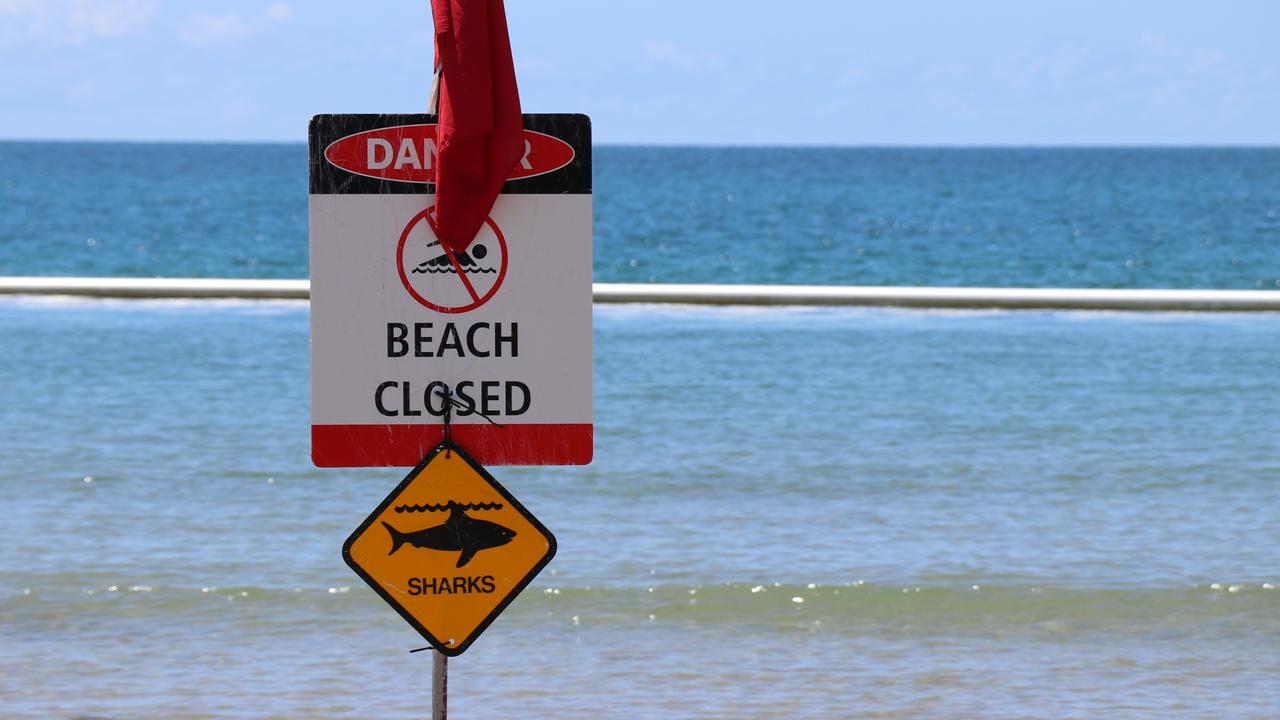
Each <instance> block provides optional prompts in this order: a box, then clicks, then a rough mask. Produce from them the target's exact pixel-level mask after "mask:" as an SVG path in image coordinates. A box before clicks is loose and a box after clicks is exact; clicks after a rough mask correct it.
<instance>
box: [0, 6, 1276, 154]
mask: <svg viewBox="0 0 1280 720" xmlns="http://www.w3.org/2000/svg"><path fill="white" fill-rule="evenodd" d="M506 5H507V13H508V18H509V23H510V29H511V37H512V45H513V48H514V55H515V63H516V73H517V77H518V81H519V85H520V92H521V98H522V104H523V107H524V109H525V111H526V112H584V113H587V114H588V115H590V116H591V117H592V121H593V122H592V125H593V132H594V136H595V139H596V141H597V142H600V143H641V144H648V143H658V144H700V145H701V144H713V145H761V144H766V145H778V144H784V145H796V144H799V145H1117V144H1123V145H1187V144H1230V145H1277V144H1280V40H1277V37H1278V36H1277V33H1278V32H1280V2H1276V1H1275V0H1217V1H1215V2H1206V1H1204V0H1196V1H1194V2H1184V1H1182V0H1126V1H1125V2H1116V1H1115V0H1107V1H1105V2H1097V1H1095V0H1070V1H1066V2H1061V1H1058V0H1035V1H1031V0H968V1H966V2H953V1H945V0H934V1H925V0H895V1H894V2H886V1H885V0H876V1H875V2H853V1H844V2H838V1H835V0H829V1H820V0H792V1H791V2H785V3H784V2H761V1H758V0H735V2H732V3H729V2H712V1H710V0H682V1H680V2H673V1H670V0H643V1H640V0H635V1H633V0H507V2H506ZM430 67H431V16H430V9H429V3H428V0H371V1H370V2H363V3H352V2H339V1H337V0H306V1H305V2H303V0H292V1H291V2H274V1H262V2H258V1H253V0H228V1H225V2H172V1H170V2H159V1H158V0H0V138H9V139H34V138H56V139H124V140H219V141H223V140H231V141H239V140H253V141H258V140H269V141H299V142H300V141H303V140H305V136H306V126H307V120H308V118H309V117H310V116H311V115H313V114H316V113H322V112H418V111H422V110H423V109H424V108H425V106H426V102H427V95H428V87H429V73H430Z"/></svg>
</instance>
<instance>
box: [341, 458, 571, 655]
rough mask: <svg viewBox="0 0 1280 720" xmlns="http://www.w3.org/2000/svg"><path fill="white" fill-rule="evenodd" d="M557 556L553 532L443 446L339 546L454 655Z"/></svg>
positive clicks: (367, 577)
mask: <svg viewBox="0 0 1280 720" xmlns="http://www.w3.org/2000/svg"><path fill="white" fill-rule="evenodd" d="M555 554H556V539H555V537H554V536H553V535H552V534H551V532H550V531H549V530H547V528H546V527H544V526H543V525H542V523H540V522H538V519H537V518H535V517H534V516H533V514H532V513H530V512H529V511H528V510H526V509H525V507H524V506H523V505H521V504H520V502H519V501H518V500H516V499H515V497H513V496H512V495H511V493H509V492H507V490H506V489H505V488H503V487H502V485H500V484H498V481H497V480H495V479H494V478H493V477H492V476H491V475H489V473H488V472H486V471H485V469H484V468H483V467H481V466H480V465H479V464H478V463H476V462H475V461H474V460H473V459H472V458H471V457H470V456H469V455H467V454H466V453H465V452H464V451H463V450H462V449H461V448H460V447H458V446H457V445H454V444H452V443H450V442H445V443H442V444H440V445H439V446H438V447H437V448H436V449H435V451H434V452H432V453H431V454H430V455H428V456H427V458H426V459H425V460H423V461H422V463H421V464H420V465H418V467H416V468H414V469H413V470H412V471H411V472H410V473H409V475H408V476H407V477H405V479H404V481H403V482H401V483H400V485H399V486H398V487H396V489H395V490H393V491H392V492H391V494H390V495H388V496H387V498H386V499H385V500H383V501H382V504H381V505H379V506H378V508H377V509H376V510H374V511H373V513H372V514H371V515H369V517H368V518H366V519H365V521H364V522H363V523H361V525H360V527H359V528H357V529H356V531H355V532H354V533H352V534H351V537H349V538H348V539H347V542H346V544H345V545H343V547H342V557H343V558H344V559H345V560H346V561H347V564H348V565H350V566H351V569H352V570H355V571H356V574H358V575H359V576H360V577H361V578H363V579H364V581H365V582H366V583H368V584H369V586H370V587H372V588H373V590H374V592H376V593H378V595H380V596H382V599H383V600H386V601H387V603H388V604H389V605H391V607H393V608H395V610H396V611H397V612H399V613H400V615H401V616H402V617H404V619H405V620H407V621H408V622H409V624H410V625H412V626H413V627H414V629H415V630H417V631H418V632H419V633H421V634H422V636H423V637H424V638H426V639H427V642H429V643H431V645H432V647H434V648H435V649H437V650H439V651H440V652H442V653H444V654H445V655H450V656H453V655H459V654H461V653H462V652H463V651H464V650H466V649H467V647H469V646H470V645H471V643H472V642H474V641H475V639H476V638H477V637H478V636H479V635H480V633H481V632H483V631H484V629H485V628H486V627H488V626H489V624H490V623H492V622H493V620H494V619H495V618H496V617H498V615H499V614H500V613H501V612H502V611H503V609H505V608H506V607H507V605H508V604H510V603H511V601H512V600H513V599H515V597H516V595H518V594H519V593H520V591H521V590H523V589H524V587H525V586H526V585H528V584H529V582H530V581H531V580H533V578H534V576H536V575H537V574H538V572H539V571H541V570H542V568H543V567H545V566H546V564H547V563H548V562H550V561H551V558H552V557H553V556H554V555H555Z"/></svg>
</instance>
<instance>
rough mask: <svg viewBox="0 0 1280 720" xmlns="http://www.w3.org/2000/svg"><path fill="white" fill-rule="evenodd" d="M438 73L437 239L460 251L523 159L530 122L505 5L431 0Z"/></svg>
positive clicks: (476, 0)
mask: <svg viewBox="0 0 1280 720" xmlns="http://www.w3.org/2000/svg"><path fill="white" fill-rule="evenodd" d="M431 14H432V15H433V16H434V18H435V26H436V42H435V45H436V67H438V68H440V95H439V97H440V111H439V118H438V120H437V122H438V123H439V125H438V127H437V128H436V164H435V173H436V213H435V214H436V217H435V223H434V225H435V231H436V237H437V238H439V240H440V242H441V243H442V244H443V245H444V246H445V247H446V248H448V249H450V250H452V251H454V252H462V251H463V250H466V249H467V246H468V245H470V244H471V241H472V240H474V239H475V236H476V233H477V232H479V231H480V226H481V225H483V224H484V221H485V218H486V217H487V216H488V215H489V211H490V210H492V209H493V202H494V201H495V200H497V199H498V193H499V192H501V191H502V184H503V183H504V182H506V180H507V175H508V174H509V173H510V172H511V169H512V168H513V167H515V164H516V163H518V162H520V158H522V157H523V156H524V121H523V120H521V118H520V93H519V91H518V90H517V89H516V70H515V65H514V64H513V63H512V60H511V38H510V37H508V36H507V14H506V10H505V8H504V7H503V5H502V0H431Z"/></svg>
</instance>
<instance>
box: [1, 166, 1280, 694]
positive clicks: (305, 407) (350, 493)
mask: <svg viewBox="0 0 1280 720" xmlns="http://www.w3.org/2000/svg"><path fill="white" fill-rule="evenodd" d="M595 161H596V195H595V207H596V226H595V239H596V256H595V257H596V279H597V280H600V281H638V282H647V281H650V280H652V281H654V282H677V281H680V282H686V281H690V282H763V283H824V284H825V283H833V284H894V285H953V284H955V285H1004V286H1061V287H1068V286H1085V287H1209V288H1259V287H1265V288H1275V287H1276V286H1277V283H1278V282H1280V252H1278V248H1280V219H1277V214H1280V150H1256V149H1188V150H1159V149H1132V150H1130V149H1109V150H1101V149H1099V150H1090V149H1080V150H1035V149H1028V150H927V149H921V150H891V149H867V150H859V149H850V150H844V149H688V148H683V149H682V148H598V149H597V151H596V154H595ZM0 167H2V168H3V169H4V171H5V172H3V173H0V177H3V178H5V179H4V180H3V181H0V274H7V275H18V274H35V275H144V276H145V275H162V276H171V275H177V276H210V277H215V276H236V277H305V273H306V268H307V257H306V248H307V238H306V232H307V230H306V202H307V201H306V179H305V173H306V166H305V153H304V150H303V148H302V147H301V146H287V145H282V146H274V145H146V144H79V143H55V144H44V143H7V144H0ZM308 321H309V318H308V309H307V305H306V304H305V303H302V302H247V301H125V300H70V299H58V298H0V547H3V552H0V717H4V718H51V717H52V718H111V719H116V718H120V719H124V718H246V717H261V718H348V717H386V718H400V717H404V718H409V717H423V716H426V714H427V711H428V709H429V691H430V679H429V671H430V659H429V658H428V657H426V655H427V654H426V653H419V654H415V655H411V654H409V653H408V650H410V649H412V648H417V647H421V646H422V645H423V643H422V641H421V639H420V638H419V637H418V636H417V634H416V633H415V632H414V631H413V630H412V629H410V628H409V626H408V625H406V624H405V623H404V622H403V621H402V620H401V619H400V618H399V617H398V616H396V615H395V613H394V612H392V611H391V610H390V609H389V608H387V607H386V606H385V605H384V604H383V603H382V601H381V600H379V599H378V598H377V597H376V596H374V594H373V593H372V592H371V591H369V590H367V589H366V588H365V586H364V585H363V584H362V583H361V582H360V580H359V579H358V578H357V577H355V575H354V574H352V573H351V571H350V570H349V569H348V568H347V567H346V565H345V564H344V563H343V561H342V559H341V557H340V554H339V550H340V547H341V544H342V541H343V540H344V539H345V538H346V536H347V535H348V534H349V533H350V532H351V530H353V529H354V528H355V527H356V526H357V525H358V524H359V523H360V521H361V520H363V519H364V517H365V516H366V515H367V514H368V513H369V511H370V510H372V509H373V507H374V506H375V505H376V504H377V503H378V502H379V501H380V500H381V499H382V498H383V497H384V496H385V495H386V494H387V492H389V491H390V490H391V489H392V488H393V487H394V486H395V485H396V483H397V482H398V481H399V479H400V478H401V476H402V472H401V471H397V470H395V469H369V470H318V469H316V468H314V467H312V466H311V464H310V461H309V447H308V444H309V435H308V432H309V392H310V391H309V370H308V364H309V349H308ZM595 338H596V342H595V354H596V367H595V382H596V424H597V425H596V426H597V431H596V452H595V458H596V459H595V462H594V463H593V464H591V465H590V466H586V467H577V468H560V467H546V468H496V469H494V474H495V475H496V476H497V477H498V478H499V479H500V480H502V481H503V482H504V484H505V485H506V486H507V487H508V489H510V490H511V491H512V492H513V493H514V494H515V495H517V496H518V497H519V498H520V499H521V500H522V501H523V502H524V504H525V505H526V506H527V507H528V508H529V509H530V510H532V511H533V512H534V513H535V514H537V516H538V517H539V518H540V519H541V520H542V521H543V522H544V523H545V524H546V525H547V526H548V527H550V528H551V530H553V531H554V532H555V533H556V535H557V538H558V541H559V552H558V554H557V556H556V558H555V560H554V561H553V562H552V563H551V565H550V566H549V567H548V568H547V569H546V570H545V571H544V572H543V574H542V575H541V576H539V578H538V579H537V580H536V581H535V582H534V583H533V585H531V586H530V587H529V588H528V589H527V590H526V591H525V593H524V594H523V595H522V596H521V597H520V598H519V599H518V600H517V601H516V602H515V603H514V604H513V605H512V606H511V607H510V608H509V609H508V610H507V611H506V612H505V613H504V614H503V615H502V617H500V618H499V619H498V620H497V622H495V623H494V624H493V626H492V627H490V628H489V629H488V631H487V632H486V633H485V634H484V635H483V636H482V637H481V638H480V639H479V640H478V641H477V642H476V644H475V645H474V646H473V647H472V648H471V649H470V650H469V651H468V652H467V653H466V654H465V655H463V656H461V657H460V658H457V659H455V660H453V661H452V662H451V663H450V670H451V674H450V683H449V687H450V694H451V697H450V705H451V708H450V709H451V710H452V711H453V713H454V715H455V716H456V717H515V716H520V717H555V718H599V717H619V718H652V717H661V718H729V717H733V718H801V717H803V718H846V717H909V718H915V717H931V718H932V717H943V718H1064V717H1078V718H1095V717H1123V718H1169V717H1232V718H1268V717H1274V716H1275V715H1276V708H1277V707H1280V587H1278V586H1280V441H1278V440H1277V438H1280V315H1277V314H1267V313H1257V314H1248V313H1244V314H1198V313H1158V314H1137V313H1099V312H1042V311H1018V312H955V311H945V312H944V311H905V310H887V309H820V308H808V309H797V308H767V309H744V308H736V309H735V308H709V307H701V308H686V307H678V306H672V307H657V306H644V305H631V306H603V307H598V308H597V310H596V313H595Z"/></svg>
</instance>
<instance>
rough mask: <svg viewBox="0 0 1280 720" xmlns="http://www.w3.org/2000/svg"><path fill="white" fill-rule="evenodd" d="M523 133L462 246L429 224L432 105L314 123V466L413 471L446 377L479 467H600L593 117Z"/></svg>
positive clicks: (430, 435) (436, 426) (427, 443)
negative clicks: (472, 235) (595, 405)
mask: <svg viewBox="0 0 1280 720" xmlns="http://www.w3.org/2000/svg"><path fill="white" fill-rule="evenodd" d="M525 127H526V131H525V150H526V152H525V155H524V158H523V159H522V160H521V162H520V163H519V164H518V165H517V166H516V168H515V170H513V172H512V174H511V176H510V178H509V179H508V181H507V184H506V186H505V187H504V188H503V194H502V195H500V196H499V198H498V201H497V202H496V203H495V204H494V207H493V210H492V211H491V212H490V214H489V218H488V220H487V222H486V223H485V225H484V226H483V227H482V228H481V230H480V233H479V234H478V235H477V236H476V239H475V240H474V241H473V242H472V244H471V245H470V246H468V248H467V250H466V251H465V252H463V253H454V254H452V256H451V255H450V254H449V253H446V252H444V250H443V248H442V247H441V246H440V244H439V243H438V242H437V240H436V237H435V234H434V233H433V232H432V224H433V221H434V215H433V212H434V208H433V205H434V195H433V194H432V192H433V190H434V186H433V185H431V184H430V183H431V179H432V178H433V174H432V164H433V162H434V160H435V128H436V126H435V124H434V117H433V116H427V115H318V116H316V117H315V118H314V119H313V120H312V123H311V132H310V151H311V173H310V178H311V195H310V201H311V202H310V206H311V207H310V221H311V454H312V460H313V461H314V462H315V464H316V465H318V466H321V467H366V466H387V465H399V466H412V465H417V464H418V463H419V462H420V461H421V460H422V458H423V457H425V456H426V454H427V453H428V452H430V450H431V449H432V448H433V447H434V446H435V445H436V444H437V443H438V442H440V440H441V439H443V434H444V425H443V415H444V409H445V400H444V398H443V397H442V396H441V393H440V391H441V390H442V389H445V388H447V389H448V390H449V391H451V392H452V393H453V395H454V397H456V398H457V400H458V401H459V402H461V403H462V404H463V406H464V407H461V408H458V409H455V410H454V411H453V415H452V437H453V440H454V441H455V442H457V443H458V444H459V445H461V446H462V447H463V448H465V449H466V450H467V451H468V452H469V453H470V454H471V455H472V456H473V457H475V459H476V460H477V461H479V462H481V463H483V464H497V465H504V464H505V465H565V464H585V463H588V462H590V461H591V455H592V390H591V376H592V354H591V139H590V132H591V131H590V121H589V120H588V119H587V118H586V117H585V116H582V115H526V116H525ZM486 416H487V417H488V418H489V419H491V420H492V421H493V422H490V421H489V419H486ZM495 423H496V424H495Z"/></svg>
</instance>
